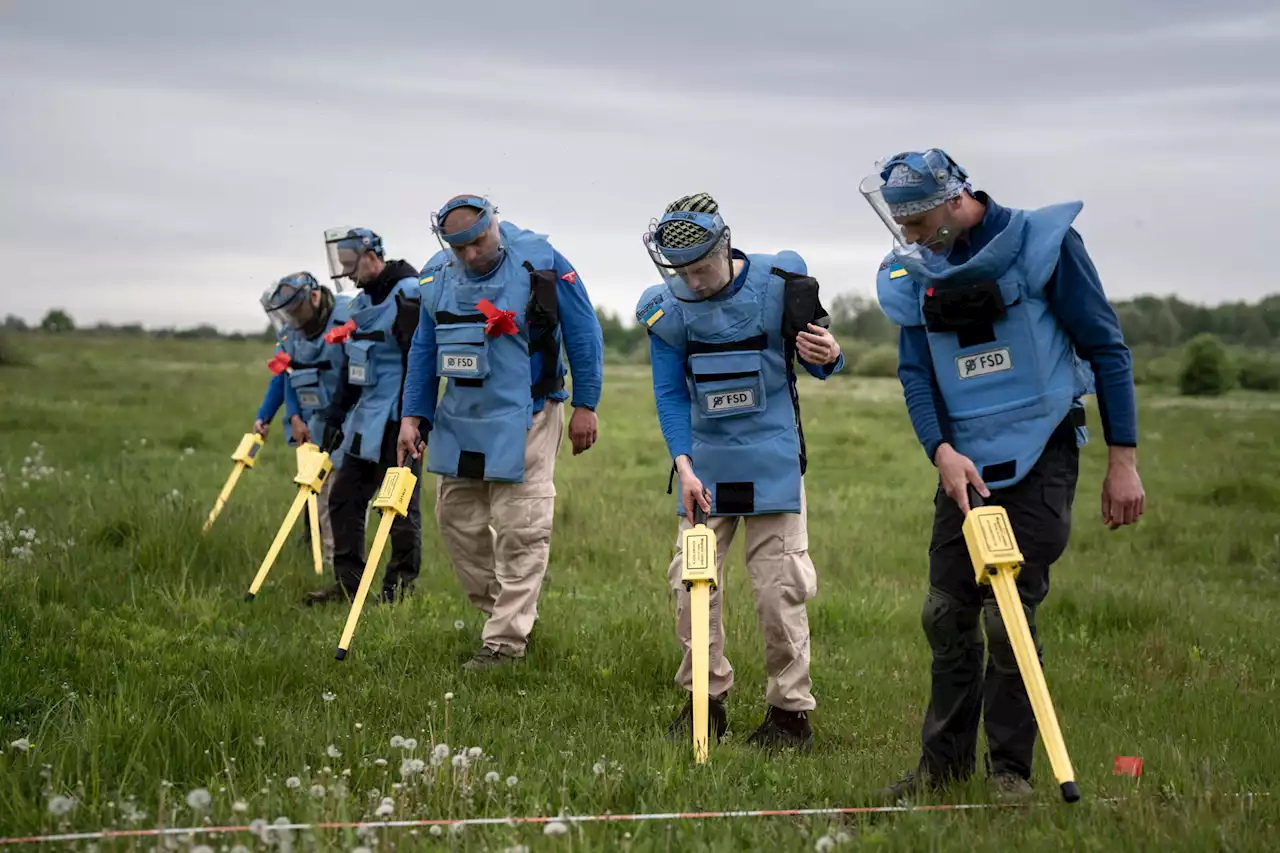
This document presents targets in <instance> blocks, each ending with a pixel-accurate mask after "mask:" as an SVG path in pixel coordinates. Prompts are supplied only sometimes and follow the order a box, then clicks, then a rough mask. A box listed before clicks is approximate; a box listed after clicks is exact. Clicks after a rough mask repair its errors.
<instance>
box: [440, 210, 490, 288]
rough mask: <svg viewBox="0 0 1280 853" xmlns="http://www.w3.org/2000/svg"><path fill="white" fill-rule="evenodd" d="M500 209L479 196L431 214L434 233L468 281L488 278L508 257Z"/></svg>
mask: <svg viewBox="0 0 1280 853" xmlns="http://www.w3.org/2000/svg"><path fill="white" fill-rule="evenodd" d="M497 213H498V209H497V208H495V207H494V206H493V205H491V204H490V203H489V200H488V199H487V198H482V197H480V196H460V197H459V198H455V199H453V200H451V201H449V202H448V203H447V204H445V206H444V207H442V208H440V209H439V210H438V211H436V212H435V213H433V214H431V232H432V233H433V234H435V235H436V240H437V241H439V243H440V247H441V248H443V249H444V250H445V252H446V253H448V254H449V255H451V256H452V257H453V260H454V262H455V263H456V265H457V267H458V269H460V270H461V271H462V273H463V275H465V276H466V277H468V278H485V277H486V276H488V275H489V274H491V273H492V272H493V271H494V270H496V269H497V268H498V266H499V265H500V264H501V263H502V259H503V258H504V257H505V256H506V251H507V247H506V240H505V238H503V236H502V231H501V229H499V228H498V217H497Z"/></svg>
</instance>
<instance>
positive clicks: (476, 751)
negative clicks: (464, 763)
mask: <svg viewBox="0 0 1280 853" xmlns="http://www.w3.org/2000/svg"><path fill="white" fill-rule="evenodd" d="M482 755H484V750H483V749H481V748H480V747H478V746H473V747H471V748H470V749H468V750H467V758H479V757H480V756H482Z"/></svg>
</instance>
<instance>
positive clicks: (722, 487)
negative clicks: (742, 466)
mask: <svg viewBox="0 0 1280 853" xmlns="http://www.w3.org/2000/svg"><path fill="white" fill-rule="evenodd" d="M716 511H717V512H718V513H720V514H721V515H750V514H751V513H753V512H755V511H756V484H755V483H752V482H750V481H747V482H743V483H716Z"/></svg>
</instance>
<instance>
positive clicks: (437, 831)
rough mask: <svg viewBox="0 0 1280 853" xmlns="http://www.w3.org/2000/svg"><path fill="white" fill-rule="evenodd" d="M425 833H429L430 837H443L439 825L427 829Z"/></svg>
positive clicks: (442, 831)
mask: <svg viewBox="0 0 1280 853" xmlns="http://www.w3.org/2000/svg"><path fill="white" fill-rule="evenodd" d="M427 832H430V833H431V834H432V835H444V830H443V829H441V828H440V824H438V823H437V824H435V825H433V826H432V827H431V828H430V829H428V830H427Z"/></svg>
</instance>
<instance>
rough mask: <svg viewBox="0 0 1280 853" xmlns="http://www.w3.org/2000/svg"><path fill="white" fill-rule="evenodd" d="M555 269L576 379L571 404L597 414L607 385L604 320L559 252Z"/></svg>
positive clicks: (562, 322)
mask: <svg viewBox="0 0 1280 853" xmlns="http://www.w3.org/2000/svg"><path fill="white" fill-rule="evenodd" d="M554 269H555V273H556V306H557V310H558V312H559V315H560V329H561V333H562V336H563V339H564V349H565V353H566V354H567V356H568V359H569V370H570V372H571V374H572V376H573V398H572V400H571V401H570V404H571V405H572V406H574V407H579V406H585V407H587V408H588V409H591V410H592V411H595V409H596V407H597V406H598V405H600V392H601V388H602V387H603V385H604V334H603V332H601V330H600V320H599V318H597V317H596V310H595V308H594V307H593V306H592V304H591V297H590V296H588V295H587V288H586V286H585V284H584V283H583V281H582V277H581V276H580V275H579V274H578V272H577V271H576V270H575V269H574V268H573V266H572V265H571V264H570V263H569V261H568V260H567V259H566V258H565V257H564V256H563V255H561V254H560V253H559V252H556V253H555V267H554Z"/></svg>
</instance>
